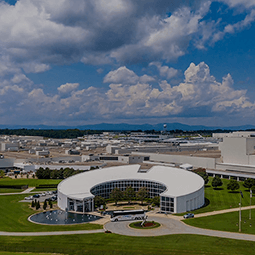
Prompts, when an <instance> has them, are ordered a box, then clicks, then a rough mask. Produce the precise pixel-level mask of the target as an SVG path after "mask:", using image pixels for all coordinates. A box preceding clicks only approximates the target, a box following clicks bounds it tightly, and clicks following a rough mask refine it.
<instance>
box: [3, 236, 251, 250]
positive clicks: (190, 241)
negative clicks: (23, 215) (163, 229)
mask: <svg viewBox="0 0 255 255" xmlns="http://www.w3.org/2000/svg"><path fill="white" fill-rule="evenodd" d="M0 250H2V251H5V250H6V251H14V252H16V251H21V252H26V251H28V252H44V253H45V252H49V253H53V252H56V253H64V254H70V255H78V254H104V255H105V254H107V255H108V254H128V255H130V254H131V255H132V254H134V255H137V254H160V255H168V254H178V255H183V254H189V255H200V254H209V255H211V254H221V255H227V254H232V255H243V254H254V242H249V241H240V240H232V239H227V238H218V237H209V236H199V235H168V236H158V237H132V236H121V235H116V234H105V233H100V234H86V235H62V236H41V237H6V236H1V237H0Z"/></svg>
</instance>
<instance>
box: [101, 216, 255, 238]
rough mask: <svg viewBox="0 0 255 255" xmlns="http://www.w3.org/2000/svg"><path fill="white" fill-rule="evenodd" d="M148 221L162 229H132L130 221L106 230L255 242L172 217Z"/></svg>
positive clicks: (245, 236) (145, 234)
mask: <svg viewBox="0 0 255 255" xmlns="http://www.w3.org/2000/svg"><path fill="white" fill-rule="evenodd" d="M148 220H150V221H152V220H154V221H157V222H159V223H160V224H161V227H159V228H156V229H147V230H139V229H134V228H130V227H129V224H130V221H122V222H108V223H106V224H105V229H107V230H110V231H111V232H113V233H116V234H120V235H128V236H161V235H174V234H196V235H205V236H216V237H224V238H231V239H240V240H247V241H255V235H248V234H239V233H233V232H225V231H217V230H209V229H202V228H196V227H191V226H188V225H186V224H185V223H183V222H181V221H179V220H176V219H174V218H171V217H167V216H165V217H156V216H149V217H148Z"/></svg>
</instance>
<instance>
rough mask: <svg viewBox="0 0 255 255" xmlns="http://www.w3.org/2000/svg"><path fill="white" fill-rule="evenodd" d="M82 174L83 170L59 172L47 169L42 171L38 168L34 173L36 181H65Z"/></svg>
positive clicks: (66, 169) (61, 170) (68, 169)
mask: <svg viewBox="0 0 255 255" xmlns="http://www.w3.org/2000/svg"><path fill="white" fill-rule="evenodd" d="M82 172H84V170H74V169H73V168H69V167H66V168H64V169H63V168H60V169H59V170H51V169H49V168H48V167H46V168H45V169H43V168H42V167H40V168H39V169H38V170H37V171H36V177H37V178H38V179H65V178H67V177H70V176H72V175H75V174H79V173H82Z"/></svg>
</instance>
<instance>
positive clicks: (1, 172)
mask: <svg viewBox="0 0 255 255" xmlns="http://www.w3.org/2000/svg"><path fill="white" fill-rule="evenodd" d="M4 175H5V173H4V170H0V178H2V177H4Z"/></svg>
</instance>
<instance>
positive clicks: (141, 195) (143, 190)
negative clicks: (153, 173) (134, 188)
mask: <svg viewBox="0 0 255 255" xmlns="http://www.w3.org/2000/svg"><path fill="white" fill-rule="evenodd" d="M147 196H148V190H147V189H146V187H142V188H140V189H139V190H138V192H137V193H136V197H137V198H138V199H139V200H140V201H141V202H142V204H143V201H144V199H145V198H146V197H147Z"/></svg>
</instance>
